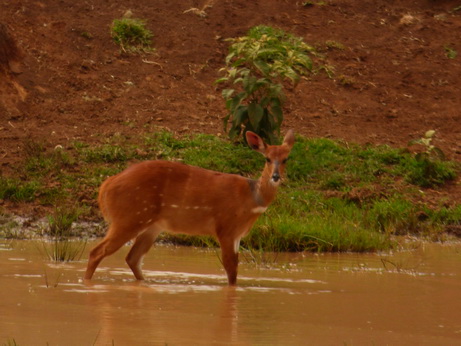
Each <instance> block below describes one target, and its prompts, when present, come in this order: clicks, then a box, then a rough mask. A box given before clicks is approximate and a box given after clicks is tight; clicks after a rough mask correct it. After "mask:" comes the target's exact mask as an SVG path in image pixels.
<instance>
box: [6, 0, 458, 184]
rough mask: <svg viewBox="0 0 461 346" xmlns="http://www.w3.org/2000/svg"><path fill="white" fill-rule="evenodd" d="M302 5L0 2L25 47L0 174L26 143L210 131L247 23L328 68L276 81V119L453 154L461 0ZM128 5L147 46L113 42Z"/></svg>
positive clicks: (228, 0) (310, 130)
mask: <svg viewBox="0 0 461 346" xmlns="http://www.w3.org/2000/svg"><path fill="white" fill-rule="evenodd" d="M314 3H315V4H314V5H313V6H303V1H294V0H286V1H283V0H255V1H247V0H201V1H189V0H186V1H169V0H158V1H152V0H148V1H147V0H136V1H135V0H123V1H120V0H111V1H108V0H89V1H74V0H60V1H54V0H40V1H36V0H17V1H1V2H0V23H3V24H5V25H6V27H7V28H8V29H9V32H10V33H11V35H12V36H13V37H14V38H15V39H16V41H17V44H18V46H19V48H20V49H21V50H22V52H23V55H24V57H23V61H22V63H21V65H20V71H14V72H15V73H13V72H9V73H7V74H6V75H2V77H1V78H0V143H1V145H0V169H1V171H3V172H4V173H7V172H8V170H9V169H10V167H11V166H12V164H14V163H15V162H16V161H17V160H19V159H21V157H22V155H23V151H22V149H21V148H22V145H23V143H24V140H25V139H27V138H36V139H46V140H47V142H48V144H49V145H50V146H53V147H54V146H56V145H63V146H65V145H66V144H68V143H69V142H71V141H74V140H84V141H87V142H92V141H93V142H98V141H101V140H103V139H104V137H105V136H110V135H112V134H114V133H122V134H127V135H136V134H138V133H141V132H143V131H145V129H146V128H153V127H154V126H161V127H165V128H168V129H170V130H172V131H175V132H178V133H193V132H205V133H214V134H217V133H222V132H223V129H222V123H221V118H222V116H224V115H225V113H226V111H225V108H224V102H223V100H222V98H221V96H220V90H219V88H218V87H217V86H216V85H215V84H214V80H215V79H216V78H218V77H219V75H218V70H219V69H220V68H221V67H223V63H224V57H225V55H226V52H227V43H226V42H225V41H224V39H225V38H228V37H236V36H240V35H244V34H245V33H246V31H247V30H248V29H249V28H250V27H252V26H254V25H258V24H265V25H271V26H275V27H279V28H282V29H284V30H286V31H288V32H291V33H293V34H295V35H297V36H301V37H303V38H304V39H305V41H306V42H308V43H310V44H313V45H316V46H318V47H319V49H320V50H321V51H322V52H323V53H325V54H326V57H327V60H328V63H329V64H330V65H331V66H333V67H334V69H335V74H334V76H333V77H332V78H331V79H330V78H328V77H326V76H325V75H322V74H319V75H316V76H308V77H307V78H304V79H303V80H302V81H301V83H300V85H298V87H297V88H295V89H290V88H289V90H288V92H287V103H286V106H285V109H284V112H285V119H286V120H285V123H284V127H285V128H288V127H290V128H294V129H295V131H296V132H298V133H301V134H303V135H306V136H310V137H322V136H323V137H325V136H326V137H331V138H335V139H344V140H346V141H348V142H358V143H373V144H383V143H385V144H390V145H393V146H398V147H405V146H406V145H407V143H408V141H409V140H411V139H415V138H418V137H420V136H421V135H422V134H423V133H424V132H425V131H427V130H430V129H434V130H436V131H437V142H436V144H437V145H438V146H440V147H441V148H442V149H443V150H444V151H445V153H446V154H447V156H448V157H449V158H451V159H455V160H458V161H459V160H461V145H460V143H461V121H460V118H461V78H460V77H461V54H458V55H457V56H456V57H454V58H453V56H452V58H449V57H448V56H447V55H448V53H449V52H451V53H456V52H459V53H461V10H460V9H459V6H460V5H461V3H460V1H459V0H457V1H443V0H440V1H436V0H420V1H403V0H400V1H398V0H390V1H389V0H373V1H371V0H364V1H355V0H327V1H314ZM191 8H197V9H199V10H201V11H203V12H201V13H202V14H203V16H200V15H198V14H197V13H198V12H199V11H188V10H189V9H191ZM128 9H130V10H131V11H132V12H133V16H134V17H137V18H142V19H145V20H147V23H148V27H149V29H150V30H151V31H152V32H153V33H154V35H155V37H154V43H153V45H154V47H155V48H156V51H155V53H154V54H149V55H145V56H130V55H124V54H121V53H120V50H119V48H118V47H117V46H116V45H115V44H114V43H113V42H112V40H111V38H110V32H109V26H110V24H111V22H112V20H113V19H116V18H120V17H121V16H122V15H123V13H124V12H125V11H127V10H128ZM341 45H342V46H343V47H342V48H341V49H340V48H338V46H341ZM18 72H19V73H18ZM447 189H448V190H449V191H451V192H453V193H455V192H456V191H458V190H459V185H456V184H455V185H453V186H450V187H447ZM445 192H447V191H445Z"/></svg>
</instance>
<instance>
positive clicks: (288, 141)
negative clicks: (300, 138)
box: [283, 130, 295, 149]
mask: <svg viewBox="0 0 461 346" xmlns="http://www.w3.org/2000/svg"><path fill="white" fill-rule="evenodd" d="M283 144H284V145H286V146H287V147H288V148H290V149H291V148H293V145H294V144H295V134H294V132H293V130H288V132H287V133H286V135H285V138H283Z"/></svg>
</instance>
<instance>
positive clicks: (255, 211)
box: [251, 207, 267, 214]
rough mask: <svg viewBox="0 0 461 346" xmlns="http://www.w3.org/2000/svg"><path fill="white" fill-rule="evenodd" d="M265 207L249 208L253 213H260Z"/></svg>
mask: <svg viewBox="0 0 461 346" xmlns="http://www.w3.org/2000/svg"><path fill="white" fill-rule="evenodd" d="M266 209H267V207H255V208H253V209H251V212H252V213H253V214H262V213H264V212H265V211H266Z"/></svg>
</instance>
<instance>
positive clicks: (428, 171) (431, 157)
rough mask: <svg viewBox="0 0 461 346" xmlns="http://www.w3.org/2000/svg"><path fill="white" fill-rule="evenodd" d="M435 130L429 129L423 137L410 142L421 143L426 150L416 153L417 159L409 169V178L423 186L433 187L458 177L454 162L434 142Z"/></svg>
mask: <svg viewBox="0 0 461 346" xmlns="http://www.w3.org/2000/svg"><path fill="white" fill-rule="evenodd" d="M434 137H435V131H434V130H429V131H427V132H426V133H425V134H424V136H423V137H421V138H419V139H416V140H413V141H411V142H410V143H409V144H410V145H413V144H419V145H422V146H423V147H424V149H425V150H424V151H423V152H420V153H417V154H415V161H414V163H413V164H412V165H411V166H412V167H410V168H411V169H409V173H408V180H409V181H410V182H411V183H412V184H416V185H419V186H421V187H432V186H436V185H441V184H444V183H445V182H446V181H449V180H453V179H454V178H455V177H456V171H455V168H454V166H453V163H452V162H447V161H446V160H445V154H444V153H443V151H442V150H441V149H440V148H438V147H436V146H434V145H433V144H432V140H433V139H434Z"/></svg>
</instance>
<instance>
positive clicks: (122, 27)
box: [111, 18, 153, 52]
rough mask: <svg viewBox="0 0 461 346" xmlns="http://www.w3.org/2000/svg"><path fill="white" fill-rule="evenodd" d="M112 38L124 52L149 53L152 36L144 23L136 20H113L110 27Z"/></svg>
mask: <svg viewBox="0 0 461 346" xmlns="http://www.w3.org/2000/svg"><path fill="white" fill-rule="evenodd" d="M111 34H112V38H113V40H114V41H115V43H117V44H118V45H119V46H120V48H121V49H122V50H123V51H124V52H148V51H151V50H152V48H151V46H150V45H151V41H152V37H153V34H152V32H151V31H150V30H148V29H147V28H146V23H145V21H143V20H141V19H137V18H122V19H115V20H114V21H113V22H112V26H111Z"/></svg>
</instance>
